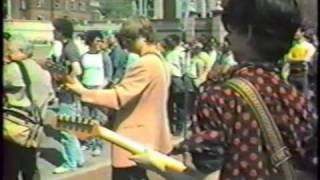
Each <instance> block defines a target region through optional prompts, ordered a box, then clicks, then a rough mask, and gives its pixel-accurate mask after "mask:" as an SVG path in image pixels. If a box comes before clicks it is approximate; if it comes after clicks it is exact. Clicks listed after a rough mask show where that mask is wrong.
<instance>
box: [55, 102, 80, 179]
mask: <svg viewBox="0 0 320 180" xmlns="http://www.w3.org/2000/svg"><path fill="white" fill-rule="evenodd" d="M76 109H77V108H76V107H72V106H70V105H69V104H64V103H61V104H60V105H59V108H58V114H61V115H68V116H77V114H79V112H77V110H76ZM58 141H59V142H60V143H61V144H62V147H63V148H62V151H61V154H62V157H63V160H64V162H63V163H62V165H61V166H59V167H57V168H56V169H54V171H53V173H55V174H61V173H66V172H69V171H72V170H75V169H77V168H78V167H81V166H82V165H83V164H84V162H85V159H84V155H83V153H82V151H81V148H80V142H79V140H78V139H77V137H76V136H74V135H72V134H70V133H68V132H65V131H60V134H59V137H58Z"/></svg>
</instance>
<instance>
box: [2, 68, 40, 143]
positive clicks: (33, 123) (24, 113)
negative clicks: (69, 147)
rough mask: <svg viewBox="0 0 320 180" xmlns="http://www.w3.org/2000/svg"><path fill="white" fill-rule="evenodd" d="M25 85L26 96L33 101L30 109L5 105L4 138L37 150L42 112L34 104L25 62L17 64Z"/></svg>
mask: <svg viewBox="0 0 320 180" xmlns="http://www.w3.org/2000/svg"><path fill="white" fill-rule="evenodd" d="M16 63H17V65H18V67H19V69H20V71H21V74H22V76H23V80H24V83H25V85H26V94H27V97H28V99H29V100H30V101H31V106H30V107H28V108H21V107H14V106H10V105H9V104H8V103H5V105H4V108H3V137H4V139H5V140H7V141H11V142H13V143H15V144H18V145H20V146H22V147H26V148H37V147H39V144H40V142H41V139H42V135H43V126H42V112H41V109H40V108H39V107H37V106H36V105H35V103H34V99H33V98H32V94H31V80H30V76H29V74H28V71H27V68H26V67H25V65H24V64H23V62H16Z"/></svg>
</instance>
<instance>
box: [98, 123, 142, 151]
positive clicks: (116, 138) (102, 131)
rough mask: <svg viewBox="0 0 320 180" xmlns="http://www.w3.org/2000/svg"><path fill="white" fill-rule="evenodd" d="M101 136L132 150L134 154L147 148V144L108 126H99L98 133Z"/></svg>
mask: <svg viewBox="0 0 320 180" xmlns="http://www.w3.org/2000/svg"><path fill="white" fill-rule="evenodd" d="M97 136H98V137H99V138H101V139H103V140H105V141H108V142H111V143H113V144H116V145H117V146H119V147H121V148H123V149H125V150H127V151H130V152H131V153H133V154H140V153H143V152H145V150H146V148H145V146H143V145H141V144H139V143H137V142H135V141H132V140H130V139H128V138H126V137H124V136H122V135H119V134H117V133H115V132H113V131H111V130H109V129H107V128H104V127H102V126H99V127H98V135H97Z"/></svg>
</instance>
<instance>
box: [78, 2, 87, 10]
mask: <svg viewBox="0 0 320 180" xmlns="http://www.w3.org/2000/svg"><path fill="white" fill-rule="evenodd" d="M79 8H80V10H82V11H85V10H86V6H85V3H83V2H79Z"/></svg>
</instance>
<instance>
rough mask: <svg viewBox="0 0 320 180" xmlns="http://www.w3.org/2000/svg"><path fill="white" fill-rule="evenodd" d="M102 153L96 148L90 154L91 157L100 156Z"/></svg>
mask: <svg viewBox="0 0 320 180" xmlns="http://www.w3.org/2000/svg"><path fill="white" fill-rule="evenodd" d="M101 153H102V151H101V149H100V148H96V149H95V150H93V152H92V156H100V155H101Z"/></svg>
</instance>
